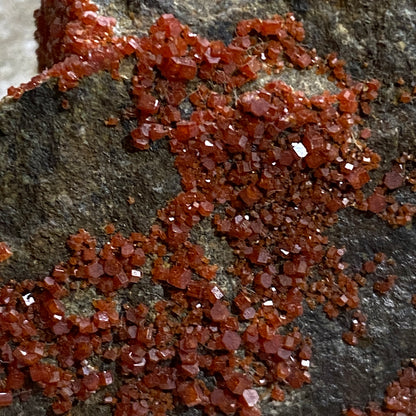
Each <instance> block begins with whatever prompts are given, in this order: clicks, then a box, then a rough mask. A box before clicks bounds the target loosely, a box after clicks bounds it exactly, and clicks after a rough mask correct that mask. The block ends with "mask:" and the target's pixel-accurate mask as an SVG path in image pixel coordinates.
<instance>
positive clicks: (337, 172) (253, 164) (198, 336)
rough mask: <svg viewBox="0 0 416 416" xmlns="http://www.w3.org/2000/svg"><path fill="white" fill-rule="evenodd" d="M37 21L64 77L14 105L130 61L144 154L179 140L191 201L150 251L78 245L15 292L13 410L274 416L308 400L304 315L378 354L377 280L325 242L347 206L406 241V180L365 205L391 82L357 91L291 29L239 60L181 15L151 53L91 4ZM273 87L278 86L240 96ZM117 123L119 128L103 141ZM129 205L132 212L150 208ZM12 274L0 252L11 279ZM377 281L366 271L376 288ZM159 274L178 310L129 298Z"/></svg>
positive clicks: (6, 333)
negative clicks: (306, 79)
mask: <svg viewBox="0 0 416 416" xmlns="http://www.w3.org/2000/svg"><path fill="white" fill-rule="evenodd" d="M36 17H37V22H38V32H37V38H38V40H39V42H40V49H39V61H40V66H41V67H45V68H49V69H45V70H44V71H43V72H42V74H41V75H39V76H37V77H35V78H34V79H33V80H32V81H31V82H30V83H28V84H26V85H24V86H22V87H20V88H11V89H10V90H9V94H10V95H11V96H13V97H15V98H18V97H20V96H21V95H22V94H23V92H24V91H25V90H28V89H32V88H34V87H36V85H38V84H39V83H40V82H42V81H43V80H45V79H47V78H49V77H57V78H58V80H59V82H58V85H59V88H60V89H61V90H62V91H66V90H68V89H69V88H73V87H75V86H76V85H77V83H78V81H79V80H80V79H81V78H83V77H85V76H87V75H90V74H92V73H95V72H98V71H99V70H107V71H110V72H111V74H112V76H113V77H114V78H115V79H118V78H119V74H118V67H119V64H120V61H121V60H122V59H123V58H125V57H127V56H130V57H131V59H132V60H133V59H134V60H135V62H136V71H135V75H134V76H133V78H132V80H131V85H132V88H131V96H132V99H133V103H134V106H135V107H134V109H133V110H129V113H130V114H131V116H132V117H133V116H135V117H136V119H137V127H136V128H135V129H134V130H133V131H132V132H131V143H132V145H133V146H134V147H136V148H137V149H139V150H145V149H148V148H149V147H151V145H152V143H153V142H154V141H157V140H161V139H167V140H169V144H170V150H171V152H172V153H173V154H174V155H175V158H176V159H175V164H176V167H177V170H178V172H179V174H180V175H181V178H182V188H183V189H182V192H181V193H179V194H178V195H177V196H176V197H175V198H174V199H173V200H172V201H170V202H169V203H168V204H167V205H166V206H165V207H164V208H163V209H161V210H160V211H159V212H158V213H157V216H158V219H157V221H156V222H155V223H154V224H153V226H152V227H151V228H150V231H149V233H148V234H147V235H143V234H141V233H137V232H133V233H132V234H131V235H130V236H129V237H124V236H122V235H121V234H118V233H116V229H115V226H114V225H113V224H108V225H107V226H105V232H106V233H107V234H108V235H109V238H110V236H111V238H110V241H109V242H108V243H107V244H105V245H104V246H103V247H102V248H101V249H100V250H97V248H96V243H95V240H94V239H93V238H92V237H91V236H90V235H89V234H88V233H87V232H86V231H85V230H80V231H79V233H78V234H76V235H73V236H71V237H70V238H69V240H68V247H69V248H70V250H71V253H72V255H71V257H70V259H69V260H68V261H67V262H66V263H62V264H60V265H57V266H56V267H55V268H54V269H53V270H52V272H51V275H50V276H46V277H45V278H43V279H41V280H40V281H38V282H32V281H25V282H22V283H19V284H17V283H13V282H10V283H9V284H6V285H5V286H3V287H2V288H1V289H0V330H1V333H0V354H1V366H0V368H1V370H2V372H3V373H4V374H5V375H4V377H3V376H2V377H3V378H2V379H1V385H0V406H8V405H10V404H11V403H12V400H13V392H14V391H18V390H20V389H22V388H24V386H25V384H26V383H28V382H30V381H31V382H33V383H36V384H37V385H38V386H39V387H40V388H41V389H42V390H43V392H44V394H45V395H46V396H48V397H51V398H54V400H55V401H54V403H53V406H52V410H53V412H55V414H64V413H66V412H69V411H70V409H71V406H72V404H73V403H74V402H76V401H80V400H81V401H84V400H87V399H88V398H89V397H90V396H91V395H92V394H94V393H95V392H96V391H98V390H100V389H108V391H106V392H105V395H104V396H103V397H104V398H103V404H105V405H107V406H111V407H112V411H113V414H115V415H117V416H122V415H123V416H124V415H140V416H141V415H143V416H145V415H165V414H167V413H168V412H171V413H170V414H172V412H173V411H174V409H182V408H183V406H186V407H197V408H199V409H200V410H202V412H204V413H205V414H207V415H216V414H220V412H223V413H225V414H230V415H231V414H239V415H241V416H244V415H247V416H248V415H260V414H261V410H260V404H261V403H260V402H261V397H264V396H269V397H271V399H272V400H277V401H283V400H284V397H285V392H286V391H287V390H288V389H291V388H300V387H301V386H302V385H303V384H305V383H309V382H310V374H309V366H310V360H311V359H313V357H312V349H311V346H310V341H309V340H308V339H305V338H304V337H303V335H302V334H301V332H300V331H299V328H297V327H293V325H291V327H290V329H289V327H286V326H287V325H288V324H292V323H293V321H294V320H295V319H296V318H297V317H299V316H300V315H302V313H303V307H304V301H306V303H307V304H308V305H309V306H310V307H312V308H314V307H316V306H317V305H319V304H321V305H323V309H324V311H325V312H326V314H327V315H328V316H329V317H331V318H334V317H336V316H337V315H338V314H339V312H340V310H342V309H347V310H355V311H354V312H352V317H353V320H352V324H351V330H350V331H348V332H346V333H344V335H343V339H344V340H345V342H347V343H349V344H354V345H355V344H357V343H359V342H360V339H361V338H362V337H365V334H366V318H365V315H364V314H363V313H362V312H361V311H359V310H358V309H357V308H358V307H359V302H360V299H359V296H358V291H359V288H360V286H362V285H364V284H365V277H364V276H363V275H361V274H360V275H358V274H357V275H353V276H350V275H349V274H348V273H347V271H346V270H345V269H346V264H344V263H343V262H342V256H343V255H344V252H345V250H343V249H339V248H337V247H333V246H328V238H327V237H326V236H325V234H324V232H325V231H326V229H327V228H328V227H330V226H332V225H333V224H334V223H335V222H336V220H337V212H338V211H339V210H340V209H342V208H344V207H347V206H356V207H357V208H359V209H361V210H363V211H370V212H373V213H375V214H377V215H379V216H381V217H382V218H385V219H387V220H388V221H389V222H391V223H393V224H397V225H402V224H405V223H407V222H408V221H410V219H411V218H412V216H413V215H414V214H415V213H416V210H415V208H414V207H412V206H410V205H406V204H405V205H403V206H401V205H400V204H399V203H397V202H396V201H395V200H394V198H393V197H392V195H391V194H390V193H389V192H390V191H393V190H395V189H397V188H398V187H400V186H401V185H402V183H403V181H404V179H403V175H402V172H401V171H400V169H394V170H392V171H391V172H388V173H386V174H385V176H384V178H383V183H382V184H380V186H379V187H378V188H376V189H375V191H374V193H373V194H371V195H370V196H368V198H366V197H364V196H363V192H362V191H361V188H362V187H363V186H364V185H365V184H366V183H368V182H369V180H370V176H369V171H371V170H372V169H375V168H377V166H378V163H379V160H380V158H379V157H378V155H376V154H375V153H374V152H372V151H371V150H370V149H369V148H368V147H367V145H366V143H365V140H366V139H368V138H369V137H370V133H371V132H370V130H369V129H367V128H362V127H361V126H362V124H363V119H362V117H364V116H365V115H367V114H368V113H369V111H370V106H369V102H370V101H371V100H374V99H375V98H376V97H377V90H378V88H379V83H378V82H377V81H375V80H371V81H368V82H355V81H353V80H352V79H351V77H350V76H349V75H348V74H347V73H346V72H345V71H344V68H343V66H344V62H343V61H342V60H340V59H338V58H337V57H336V56H335V55H334V54H331V55H329V56H328V57H327V58H326V59H322V58H319V57H318V56H317V55H316V53H315V52H314V51H310V50H307V49H306V48H305V47H304V46H302V45H301V44H300V42H301V41H302V40H303V39H304V36H305V34H304V30H303V27H302V24H301V23H300V22H298V21H296V19H295V18H294V16H293V15H292V14H288V15H287V16H286V17H281V16H273V17H272V18H270V19H267V20H260V19H252V20H244V21H242V22H240V23H239V24H238V26H237V30H236V33H237V34H236V37H235V38H234V39H233V40H232V41H231V42H230V43H229V44H228V45H225V44H224V43H223V42H221V41H209V40H207V39H204V38H201V37H200V36H198V35H196V34H194V33H192V32H191V31H190V29H189V28H188V27H187V26H185V25H183V24H181V23H180V22H179V21H178V20H177V19H176V18H175V17H174V16H172V15H169V14H166V15H163V16H161V17H160V18H159V19H158V20H157V22H156V23H155V24H154V25H153V26H152V27H151V28H150V30H149V35H148V36H146V37H142V38H139V37H136V36H123V37H117V36H116V35H115V34H114V30H113V29H114V26H115V24H116V22H115V20H114V19H112V18H107V17H103V16H100V15H99V14H98V8H97V7H96V6H95V5H93V4H92V3H89V1H88V0H82V1H78V0H77V1H75V0H66V1H63V2H57V1H53V0H43V1H42V7H41V9H40V11H38V12H37V14H36ZM286 66H289V67H291V68H292V70H296V69H302V70H305V71H308V70H314V71H316V70H318V72H319V73H320V74H326V75H327V76H328V77H329V79H332V80H333V82H334V83H335V85H336V87H337V88H338V91H339V92H338V93H337V94H333V95H331V94H330V93H329V92H327V91H325V92H322V94H317V95H314V96H311V97H308V96H307V95H306V94H305V93H303V92H302V91H296V90H294V89H293V88H292V87H290V86H289V85H287V84H285V83H284V82H282V81H280V80H273V77H272V76H271V75H273V73H278V72H280V71H283V70H284V69H285V67H286ZM293 68H294V69H293ZM265 74H268V75H270V77H269V78H270V79H271V81H270V82H268V83H266V84H265V85H264V86H263V87H259V88H258V89H257V90H254V91H246V92H243V93H240V88H241V87H243V86H245V88H246V90H247V89H248V85H249V83H250V82H251V81H252V80H255V79H257V78H261V77H263V76H264V75H265ZM187 98H189V105H191V106H192V111H189V112H188V113H189V114H188V115H187V116H185V115H184V114H183V111H182V112H181V110H180V109H179V106H180V104H181V103H182V102H183V101H184V100H185V99H187ZM70 104H71V103H70V102H69V101H68V100H66V101H63V102H62V105H63V106H64V107H65V108H70ZM118 122H119V118H118V117H115V116H112V117H110V118H108V119H107V120H106V121H105V125H107V126H108V127H109V128H113V126H116V125H117V124H118ZM98 139H99V138H97V140H98ZM128 201H129V204H131V205H132V208H134V203H135V199H134V198H132V197H129V199H128ZM204 218H206V219H210V220H212V226H213V227H214V228H215V230H216V232H217V234H218V235H220V236H222V237H224V238H225V239H226V241H227V242H228V244H229V246H230V247H231V249H232V250H233V252H234V254H235V258H236V261H235V263H234V264H231V265H227V267H228V269H227V270H228V273H230V274H231V275H232V278H233V279H234V280H235V282H236V284H235V285H234V287H235V289H233V290H231V289H230V288H227V287H226V285H225V286H224V287H223V286H222V284H221V279H217V273H218V272H219V270H221V269H220V267H219V265H216V264H211V262H210V260H209V259H208V257H206V256H205V253H204V248H203V247H202V246H200V245H198V244H195V243H194V242H192V238H191V231H192V230H193V228H194V227H195V226H196V225H197V224H198V223H200V221H201V220H202V219H204ZM10 256H11V251H10V249H9V248H8V246H7V245H6V244H5V243H0V262H1V261H5V260H7V259H8V258H9V257H10ZM382 261H383V258H382V256H379V258H378V260H376V259H375V262H376V263H380V262H382ZM375 269H376V265H375V263H374V262H367V263H366V264H365V265H364V267H363V273H364V274H365V273H373V272H374V271H375ZM149 274H150V275H151V279H152V281H151V282H150V283H147V284H149V285H158V286H161V287H162V289H163V293H164V297H163V298H160V299H159V298H158V299H157V300H153V299H152V302H149V304H144V303H136V304H130V303H129V302H128V301H127V300H125V297H123V296H124V295H122V296H121V297H120V296H118V294H119V293H120V290H122V289H125V288H128V287H132V286H133V285H135V284H137V283H139V282H140V281H141V280H142V279H143V278H144V277H145V275H147V277H149V276H148V275H149ZM312 276H315V277H316V276H320V278H319V279H316V278H314V279H312ZM395 279H396V276H394V275H389V276H388V277H387V278H386V279H385V280H380V281H378V282H376V283H375V284H374V289H375V291H376V292H378V293H379V294H384V293H385V292H386V291H388V290H389V289H390V288H391V287H392V286H393V284H394V282H395ZM143 280H146V279H143ZM147 280H149V279H147ZM141 283H142V282H140V284H141ZM82 291H85V293H89V291H91V292H92V293H95V295H92V296H93V297H95V299H94V300H92V301H91V302H89V304H88V305H86V306H88V307H87V308H86V309H85V310H86V311H87V312H85V313H84V314H83V315H80V316H78V315H74V314H71V312H70V310H71V308H67V307H66V306H67V305H69V304H70V302H71V296H72V295H73V293H74V292H77V293H79V292H82ZM149 293H152V292H151V291H150V292H149ZM158 296H159V295H158ZM120 299H124V300H123V301H120ZM88 311H89V312H88ZM285 327H286V328H285ZM412 371H413V369H410V370H404V372H403V374H402V375H401V379H400V380H401V386H402V387H403V388H401V387H400V388H399V387H397V386H396V385H392V386H391V388H390V387H389V392H388V394H389V395H388V397H387V398H386V407H387V408H388V409H391V410H392V411H395V412H402V411H404V410H403V409H406V406H408V403H407V402H406V397H407V396H406V394H408V391H407V390H404V387H406V388H408V389H413V388H414V385H415V384H414V371H413V372H412ZM208 380H209V382H208ZM260 392H261V394H260ZM410 393H411V394H414V392H413V390H411V391H410ZM412 397H413V396H412ZM406 411H407V410H406ZM357 412H358V413H357ZM359 412H360V411H359V410H357V409H350V410H348V412H347V414H348V415H355V414H360V413H359ZM370 414H371V415H373V414H376V413H370ZM388 414H389V415H390V414H391V413H388ZM395 414H396V415H399V414H400V413H395ZM403 414H404V413H403ZM406 414H407V413H406ZM409 414H410V413H409Z"/></svg>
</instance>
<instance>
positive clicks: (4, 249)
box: [0, 241, 13, 263]
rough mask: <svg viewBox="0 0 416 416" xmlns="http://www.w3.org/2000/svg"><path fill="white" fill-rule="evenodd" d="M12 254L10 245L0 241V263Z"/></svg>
mask: <svg viewBox="0 0 416 416" xmlns="http://www.w3.org/2000/svg"><path fill="white" fill-rule="evenodd" d="M12 255H13V253H12V251H11V250H10V247H9V246H8V245H7V244H6V243H5V242H4V241H1V242H0V263H1V262H3V261H6V260H7V259H8V258H10V257H11V256H12Z"/></svg>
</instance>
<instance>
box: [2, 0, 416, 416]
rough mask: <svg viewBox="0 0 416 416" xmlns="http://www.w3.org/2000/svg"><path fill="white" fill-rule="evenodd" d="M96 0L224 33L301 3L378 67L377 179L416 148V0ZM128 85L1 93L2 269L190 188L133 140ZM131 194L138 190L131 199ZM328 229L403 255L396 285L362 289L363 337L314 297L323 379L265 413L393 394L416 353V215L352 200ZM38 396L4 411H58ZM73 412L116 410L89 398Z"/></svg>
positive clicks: (358, 68) (160, 148)
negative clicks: (415, 88) (408, 221)
mask: <svg viewBox="0 0 416 416" xmlns="http://www.w3.org/2000/svg"><path fill="white" fill-rule="evenodd" d="M97 4H99V5H100V7H101V9H102V13H103V14H108V15H112V16H114V17H116V18H117V19H118V21H119V25H118V30H119V32H120V33H134V34H137V33H138V34H144V33H145V32H146V31H147V29H148V27H149V26H150V25H151V24H152V23H153V21H154V20H155V19H156V18H157V17H158V16H159V15H160V14H161V13H173V14H174V15H176V16H177V17H178V18H179V19H180V20H181V21H182V22H183V23H186V24H188V25H190V26H191V27H192V29H193V30H195V31H196V32H198V33H202V34H203V35H205V36H207V37H209V38H220V39H223V40H225V41H229V40H230V39H231V37H232V33H233V30H234V28H235V25H236V23H237V21H238V20H240V19H242V18H250V17H260V18H262V17H266V16H270V15H273V14H276V13H279V14H282V13H286V12H288V11H294V12H295V14H296V15H297V17H298V18H299V19H301V20H302V21H303V23H304V26H305V30H306V33H307V37H306V40H305V43H306V45H307V46H308V47H310V48H312V47H313V48H316V50H317V51H318V54H319V55H321V56H323V55H325V54H326V53H329V52H331V51H335V52H338V53H339V55H340V57H342V58H343V59H345V60H346V61H347V69H348V70H349V72H350V73H351V74H352V75H353V77H354V78H356V79H369V78H372V77H376V78H378V79H379V80H381V81H382V82H383V88H382V90H381V94H380V97H379V98H378V100H377V102H376V103H375V104H374V105H373V108H374V111H373V113H372V115H371V116H370V119H369V120H368V125H369V127H371V129H372V131H373V135H372V138H371V139H370V144H371V147H372V148H373V149H375V150H376V151H377V152H378V153H379V154H380V155H381V156H382V159H383V160H382V164H381V169H380V170H379V171H378V172H375V173H374V174H373V179H374V182H373V185H371V184H370V186H369V188H368V190H370V188H371V187H374V183H376V182H377V180H378V179H380V178H381V176H382V174H383V173H384V172H386V171H388V170H389V168H390V161H391V160H393V159H394V158H396V157H397V156H399V155H400V154H401V153H402V152H403V151H406V152H408V153H411V152H415V151H416V106H415V105H414V104H399V103H398V95H399V89H398V87H397V85H395V82H396V81H397V80H398V78H399V77H402V78H403V79H404V80H405V82H406V83H407V86H411V85H412V82H414V81H413V80H414V77H415V74H416V26H415V25H416V24H415V22H416V11H415V2H414V1H413V0H400V1H399V0H381V1H377V2H374V1H370V0H348V1H343V0H339V1H331V2H329V1H318V2H317V1H312V0H309V1H308V0H292V1H264V0H250V1H246V0H225V1H215V0H214V1H210V2H207V1H205V0H192V1H188V0H185V1H176V0H175V1H171V0H170V1H167V0H166V1H165V0H158V1H148V0H140V1H139V0H111V1H110V0H97ZM125 70H126V71H128V70H129V67H128V64H126V68H125ZM304 72H305V74H304V75H305V78H304V79H299V76H298V75H297V78H296V77H291V76H290V74H289V75H285V76H286V78H285V81H286V82H288V83H290V84H291V85H292V86H293V87H294V88H296V89H305V87H304V86H305V85H306V89H310V90H315V89H318V90H321V89H322V88H326V87H325V82H322V81H320V80H319V79H317V78H316V77H315V76H311V75H310V74H308V73H306V71H304ZM128 91H129V82H128V81H125V82H118V81H113V80H111V78H110V76H109V75H108V74H105V73H100V74H98V75H95V76H93V77H90V78H88V79H85V80H83V81H82V82H81V83H80V86H79V88H76V89H74V90H71V91H69V92H68V93H66V94H63V93H60V92H58V91H57V88H56V86H55V83H54V82H53V81H51V82H48V83H45V84H44V85H42V86H41V87H39V88H37V89H36V90H34V91H31V92H28V93H26V94H25V95H24V96H23V97H22V98H21V99H20V100H19V101H16V102H14V101H4V102H3V103H2V104H1V106H0V154H1V158H0V200H1V201H2V202H1V205H0V239H1V240H5V241H8V242H9V243H10V245H11V247H12V248H13V251H14V253H15V254H14V256H13V257H12V258H11V260H10V261H8V262H7V263H5V264H2V265H0V273H1V275H2V276H3V277H5V278H15V279H23V278H28V277H31V278H38V277H40V276H43V275H45V274H47V273H48V271H49V270H50V268H51V267H52V266H53V265H54V264H55V263H57V262H59V261H60V260H63V259H65V256H66V251H65V239H66V237H67V235H68V234H69V233H73V232H75V231H76V230H77V229H78V228H86V229H88V231H90V232H91V233H92V234H93V235H95V236H97V237H98V238H99V241H100V242H103V241H104V240H105V236H104V233H103V227H104V226H105V224H106V223H108V222H113V223H114V224H115V225H116V228H117V229H118V230H120V231H122V232H125V233H126V234H127V233H128V232H130V231H133V230H141V231H146V229H147V228H148V227H149V225H150V224H151V222H152V221H153V219H154V218H155V216H156V211H157V209H158V208H161V207H162V206H164V205H165V203H166V201H168V200H169V198H171V197H173V196H174V195H175V194H176V193H177V192H178V191H179V189H180V184H179V176H178V174H177V173H176V171H175V169H174V167H173V159H172V157H171V156H170V154H169V152H168V150H167V146H166V145H165V144H164V143H163V142H161V143H160V144H159V143H158V144H157V145H155V146H153V147H152V148H151V149H150V150H149V151H146V152H132V151H131V150H130V149H129V147H128V145H127V140H126V137H127V135H128V133H129V131H130V130H131V129H132V127H133V125H132V122H131V121H129V120H128V119H127V118H123V114H125V113H126V110H127V109H128V107H129V106H130V105H131V100H130V97H129V92H128ZM63 99H67V100H68V101H69V102H70V105H71V107H70V108H69V109H68V110H64V109H63V108H62V100H63ZM109 116H116V117H120V118H121V120H122V121H121V123H120V124H119V125H118V126H117V127H112V128H109V127H106V126H105V124H104V120H106V119H107V118H108V117H109ZM397 195H398V198H399V199H401V200H403V201H407V202H415V200H416V198H415V196H414V195H413V194H411V193H410V191H409V190H408V189H403V190H400V191H398V194H397ZM129 196H132V197H134V198H135V203H134V204H132V205H129V204H128V202H127V198H128V197H129ZM208 228H209V227H208ZM199 231H200V233H201V235H199V236H198V235H194V236H193V238H195V240H196V241H200V242H203V243H204V244H206V245H207V246H208V247H210V246H211V247H218V245H219V244H222V243H219V241H217V240H216V237H215V236H214V235H213V233H212V232H211V233H210V232H209V231H206V230H205V231H204V229H203V227H202V226H201V227H200V230H199ZM329 236H330V239H331V240H332V241H333V242H335V243H336V244H337V245H339V246H342V245H345V246H346V248H347V254H346V257H345V259H346V260H347V262H349V263H350V268H351V269H352V270H353V271H354V270H355V271H358V269H359V268H360V267H361V264H362V261H363V260H366V259H370V258H372V257H373V255H374V253H377V252H379V251H383V252H385V253H386V254H387V256H388V257H392V258H393V259H394V260H395V262H396V265H391V266H386V267H385V268H384V269H381V270H379V272H378V273H380V276H381V275H387V274H390V273H395V274H397V275H398V276H399V278H398V281H397V285H396V287H395V288H394V289H393V290H392V291H391V292H389V294H387V295H385V296H377V295H375V294H374V293H373V291H372V288H371V287H369V288H368V289H365V290H363V291H362V292H361V295H362V305H363V307H362V309H363V311H364V312H365V313H366V314H367V315H368V326H369V339H368V341H367V342H366V343H364V344H363V345H360V346H358V347H351V346H348V345H346V344H344V343H343V341H342V340H341V335H342V333H343V332H344V331H345V330H346V329H347V328H348V325H349V322H350V317H349V316H347V314H344V315H342V316H341V317H340V318H338V319H337V320H333V321H330V320H328V319H327V318H326V317H325V316H324V314H323V313H322V312H321V311H320V310H316V311H313V312H308V311H307V312H306V313H305V314H304V316H302V317H301V318H300V319H299V320H298V322H297V324H298V325H299V326H300V328H301V330H302V332H303V333H304V334H305V335H310V336H311V338H312V340H313V345H314V356H313V363H312V369H311V374H312V380H313V382H312V384H311V385H309V386H306V387H304V388H302V389H300V390H297V391H293V392H292V393H290V394H288V397H287V400H286V401H285V402H283V403H272V402H270V401H268V400H267V399H266V400H264V402H263V405H262V408H263V411H264V414H265V415H273V416H283V415H285V416H292V415H293V416H295V415H310V416H314V415H320V416H322V415H328V416H329V415H331V416H332V415H334V416H335V415H339V414H340V412H341V409H342V408H343V406H346V405H356V406H364V405H365V404H366V403H367V402H368V401H369V400H380V399H381V398H382V396H383V392H384V389H385V387H386V385H387V384H388V383H389V382H390V381H392V379H394V377H395V374H396V371H397V370H398V369H399V367H400V365H401V362H402V360H406V359H408V358H410V357H414V356H416V343H415V342H414V340H415V339H416V311H415V309H414V308H413V307H412V306H411V304H410V298H411V294H412V293H415V292H416V283H415V282H416V267H415V263H416V262H415V260H416V259H415V253H416V229H415V227H414V226H413V225H411V226H408V227H406V228H398V229H392V228H391V227H389V226H388V225H387V224H385V223H383V222H382V221H381V220H379V219H378V218H376V217H375V216H374V215H369V214H363V213H360V212H356V211H354V210H352V209H349V210H346V211H343V212H341V214H340V216H339V223H338V224H337V225H336V226H335V227H334V228H333V229H332V230H330V232H329ZM222 251H223V250H217V251H215V250H211V253H212V256H213V257H214V258H215V260H214V261H215V262H217V261H221V259H224V261H225V262H226V261H229V260H230V258H231V254H230V255H220V254H221V253H222ZM219 252H220V253H219ZM207 253H208V255H209V254H210V251H209V249H208V250H207ZM223 266H224V267H225V266H226V265H223ZM370 286H371V285H370ZM31 406H32V405H31V404H30V402H29V404H26V405H25V404H24V405H21V404H17V405H13V406H12V407H10V408H7V409H2V414H4V415H10V416H12V415H13V416H15V415H27V414H36V415H41V414H46V413H44V412H43V410H42V409H40V410H36V413H35V411H34V410H33V412H32V411H31V410H30V411H29V410H28V409H32V407H31ZM22 409H23V410H22ZM73 414H74V415H75V414H84V415H89V414H91V415H92V414H95V415H98V414H100V415H101V414H102V415H104V414H109V413H108V410H107V409H106V408H102V407H100V408H98V407H97V406H96V405H94V403H92V404H88V403H86V404H83V405H82V406H81V407H79V408H78V409H74V411H73ZM182 414H184V415H185V414H186V415H188V416H191V415H197V414H199V413H198V412H197V411H196V410H189V411H187V412H183V413H182Z"/></svg>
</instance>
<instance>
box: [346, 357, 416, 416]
mask: <svg viewBox="0 0 416 416" xmlns="http://www.w3.org/2000/svg"><path fill="white" fill-rule="evenodd" d="M415 364H416V362H415V360H412V361H411V362H410V364H409V365H407V366H405V367H404V368H402V369H400V370H399V372H398V377H397V380H395V381H393V382H392V383H390V384H389V385H388V386H387V389H386V393H385V396H384V402H383V404H382V405H380V404H378V403H376V402H370V403H368V405H367V407H366V408H365V410H364V411H363V410H361V409H359V408H356V407H353V408H350V409H348V410H346V411H345V412H344V415H345V416H414V415H416V369H415Z"/></svg>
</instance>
